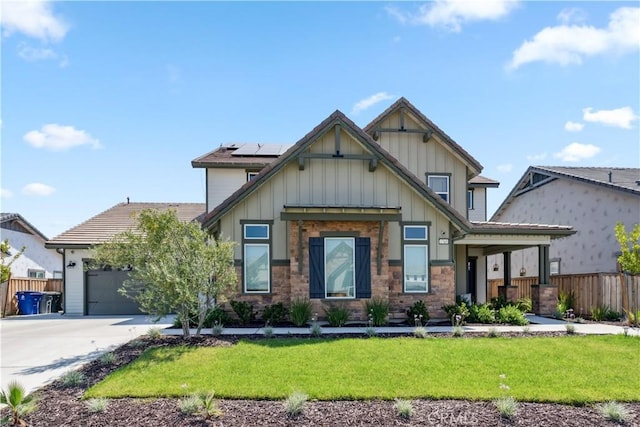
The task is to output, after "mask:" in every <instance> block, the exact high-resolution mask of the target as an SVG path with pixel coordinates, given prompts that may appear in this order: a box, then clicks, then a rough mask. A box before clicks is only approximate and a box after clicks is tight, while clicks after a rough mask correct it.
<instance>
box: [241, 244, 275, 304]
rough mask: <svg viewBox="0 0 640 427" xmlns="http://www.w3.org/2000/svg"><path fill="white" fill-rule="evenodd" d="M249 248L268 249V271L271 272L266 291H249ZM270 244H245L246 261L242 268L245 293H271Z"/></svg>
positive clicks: (268, 276)
mask: <svg viewBox="0 0 640 427" xmlns="http://www.w3.org/2000/svg"><path fill="white" fill-rule="evenodd" d="M249 246H259V247H266V248H267V270H269V272H268V274H267V289H266V290H249V289H247V256H246V253H247V250H246V248H247V247H249ZM269 246H270V245H269V243H245V244H244V254H243V256H244V261H243V267H242V282H243V287H244V293H247V294H268V293H269V292H271V249H270V247H269Z"/></svg>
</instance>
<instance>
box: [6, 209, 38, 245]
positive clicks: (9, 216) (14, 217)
mask: <svg viewBox="0 0 640 427" xmlns="http://www.w3.org/2000/svg"><path fill="white" fill-rule="evenodd" d="M13 221H18V222H19V223H20V225H22V227H24V228H25V229H27V230H28V231H30V232H31V234H33V235H36V236H38V237H40V238H41V239H42V240H45V241H46V240H48V237H47V236H45V235H44V234H43V233H42V232H41V231H40V230H38V229H37V228H36V227H35V226H34V225H33V224H31V223H30V222H29V221H27V220H26V219H24V217H23V216H22V215H20V214H19V213H9V212H3V213H0V224H4V223H6V222H13Z"/></svg>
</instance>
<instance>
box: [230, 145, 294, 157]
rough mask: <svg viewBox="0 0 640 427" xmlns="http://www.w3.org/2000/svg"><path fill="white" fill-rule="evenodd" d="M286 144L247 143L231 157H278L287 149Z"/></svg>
mask: <svg viewBox="0 0 640 427" xmlns="http://www.w3.org/2000/svg"><path fill="white" fill-rule="evenodd" d="M289 147H290V145H288V144H256V143H247V144H244V145H242V146H241V147H240V148H238V149H237V150H235V151H234V152H233V153H231V155H232V156H279V155H280V154H282V153H284V152H285V151H287V150H288V149H289Z"/></svg>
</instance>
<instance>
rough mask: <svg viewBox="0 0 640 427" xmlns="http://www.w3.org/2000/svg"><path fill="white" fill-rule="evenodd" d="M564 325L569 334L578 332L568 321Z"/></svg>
mask: <svg viewBox="0 0 640 427" xmlns="http://www.w3.org/2000/svg"><path fill="white" fill-rule="evenodd" d="M564 327H565V329H566V330H567V334H569V335H573V334H575V333H576V327H575V326H574V325H572V324H571V323H567V324H566V325H564Z"/></svg>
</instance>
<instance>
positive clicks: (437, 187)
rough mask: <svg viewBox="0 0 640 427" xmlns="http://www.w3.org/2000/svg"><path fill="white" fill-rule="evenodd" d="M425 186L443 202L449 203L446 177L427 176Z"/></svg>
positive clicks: (447, 178)
mask: <svg viewBox="0 0 640 427" xmlns="http://www.w3.org/2000/svg"><path fill="white" fill-rule="evenodd" d="M427 186H428V187H429V188H430V189H432V190H433V191H434V192H435V193H436V194H437V195H439V196H440V197H442V198H443V199H444V201H445V202H449V177H448V176H447V175H428V176H427Z"/></svg>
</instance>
